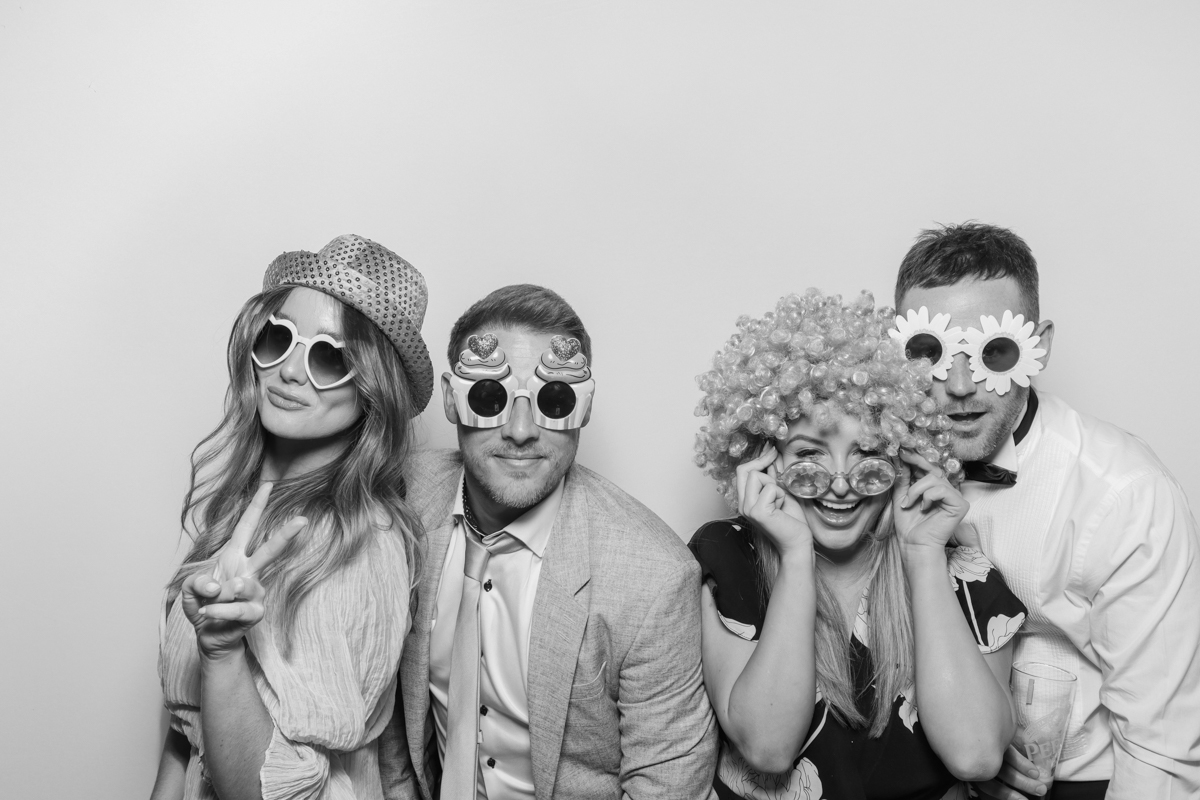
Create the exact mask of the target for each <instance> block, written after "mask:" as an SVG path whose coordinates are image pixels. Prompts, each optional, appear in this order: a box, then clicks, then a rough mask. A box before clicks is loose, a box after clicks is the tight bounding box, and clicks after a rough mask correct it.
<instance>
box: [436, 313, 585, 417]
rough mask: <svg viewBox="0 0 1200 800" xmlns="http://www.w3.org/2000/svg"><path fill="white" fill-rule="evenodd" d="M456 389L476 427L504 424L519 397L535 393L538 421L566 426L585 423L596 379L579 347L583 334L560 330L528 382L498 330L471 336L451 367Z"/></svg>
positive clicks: (460, 408)
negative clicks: (521, 382) (521, 384)
mask: <svg viewBox="0 0 1200 800" xmlns="http://www.w3.org/2000/svg"><path fill="white" fill-rule="evenodd" d="M444 377H445V378H446V379H447V380H448V381H449V383H450V388H451V390H452V391H453V392H454V407H455V410H456V411H457V412H458V420H459V422H461V423H462V424H464V425H467V426H468V427H471V428H499V427H500V426H501V425H504V424H505V423H506V422H508V419H509V417H510V416H511V415H512V409H513V406H514V405H515V403H516V401H517V398H518V397H525V398H528V399H529V405H530V409H531V410H532V412H533V422H534V424H535V425H537V426H538V427H540V428H546V429H547V430H552V431H565V430H572V429H574V428H581V427H583V424H584V420H586V419H587V413H588V409H589V408H591V405H592V395H593V394H594V393H595V391H596V382H595V381H594V380H592V371H591V369H590V368H589V367H588V365H587V356H585V355H584V354H583V353H581V352H579V340H578V339H573V338H572V339H569V338H567V337H565V336H554V337H552V338H551V339H550V347H549V348H547V349H546V351H545V352H544V353H542V356H541V359H539V361H538V365H537V367H536V368H535V369H534V373H533V375H530V376H529V380H528V381H526V388H524V389H519V388H517V378H516V376H515V375H513V374H512V367H511V366H509V364H508V358H507V356H505V354H504V350H503V349H501V348H500V341H499V340H498V339H497V338H496V335H495V334H494V333H485V334H483V335H482V336H471V337H470V338H469V339H467V349H466V350H463V351H462V353H461V354H460V355H459V357H458V363H456V364H455V365H454V373H453V374H451V373H446V374H445V375H444Z"/></svg>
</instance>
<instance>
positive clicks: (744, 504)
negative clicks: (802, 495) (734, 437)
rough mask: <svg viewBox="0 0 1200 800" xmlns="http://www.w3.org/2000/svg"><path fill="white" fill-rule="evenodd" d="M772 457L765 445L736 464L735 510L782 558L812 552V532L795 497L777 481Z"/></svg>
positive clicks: (773, 452)
mask: <svg viewBox="0 0 1200 800" xmlns="http://www.w3.org/2000/svg"><path fill="white" fill-rule="evenodd" d="M775 459H776V451H775V448H774V447H772V446H771V445H767V446H766V447H765V448H764V449H763V452H762V453H760V454H759V456H758V457H757V458H753V459H751V460H749V461H744V462H742V463H741V464H739V465H738V467H737V489H738V513H739V514H741V515H742V516H743V517H745V518H746V519H748V520H750V522H751V523H752V524H754V525H755V527H757V528H759V529H760V530H761V531H762V532H763V533H765V534H766V535H767V538H769V539H770V540H771V543H772V544H774V545H775V549H776V550H778V551H779V555H780V556H781V557H783V556H785V555H787V554H788V553H792V552H800V553H807V554H810V555H811V553H812V531H811V530H810V529H809V527H808V521H807V520H805V518H804V511H803V510H802V509H801V508H800V504H799V503H798V502H797V501H796V498H794V497H792V496H791V495H790V494H788V493H787V492H786V491H784V490H783V488H782V487H781V486H780V485H779V484H778V482H777V481H776V474H775Z"/></svg>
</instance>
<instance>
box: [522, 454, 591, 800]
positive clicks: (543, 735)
mask: <svg viewBox="0 0 1200 800" xmlns="http://www.w3.org/2000/svg"><path fill="white" fill-rule="evenodd" d="M574 473H575V470H571V471H570V472H568V473H567V477H566V484H565V485H564V487H563V499H562V505H561V506H559V510H558V516H557V517H556V518H555V520H554V527H553V529H552V530H551V533H550V542H549V544H548V545H547V546H546V554H545V561H544V562H543V564H542V572H541V576H540V577H539V578H538V589H537V596H536V597H535V598H534V601H533V624H532V626H531V630H530V634H529V676H528V687H529V690H528V696H529V744H530V756H531V758H532V761H533V783H534V787H535V791H536V796H537V800H550V797H551V795H552V794H553V791H554V779H555V776H556V775H557V774H558V760H559V755H560V753H561V752H562V740H563V729H564V727H565V725H566V721H567V705H568V703H569V701H570V699H571V684H572V683H573V681H574V677H575V663H576V660H577V658H578V656H579V647H580V643H581V642H582V641H583V633H584V630H585V629H586V627H587V620H588V603H587V593H586V592H582V590H583V588H584V587H585V586H586V585H587V583H588V580H589V579H590V577H591V573H590V561H589V556H588V508H587V496H586V494H585V492H584V491H583V489H582V487H580V486H579V485H578V481H576V480H572V477H573V475H574Z"/></svg>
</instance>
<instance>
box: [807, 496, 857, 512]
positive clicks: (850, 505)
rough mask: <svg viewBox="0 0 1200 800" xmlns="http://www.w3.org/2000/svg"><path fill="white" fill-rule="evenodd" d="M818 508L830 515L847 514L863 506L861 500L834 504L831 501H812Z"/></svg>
mask: <svg viewBox="0 0 1200 800" xmlns="http://www.w3.org/2000/svg"><path fill="white" fill-rule="evenodd" d="M813 502H814V503H816V504H817V505H818V506H820V507H821V508H822V509H824V510H825V511H828V512H830V513H831V514H847V515H848V514H849V513H850V512H852V511H854V510H855V509H856V508H858V507H859V506H861V505H862V504H863V501H862V500H854V501H853V502H849V501H842V502H834V501H832V500H813Z"/></svg>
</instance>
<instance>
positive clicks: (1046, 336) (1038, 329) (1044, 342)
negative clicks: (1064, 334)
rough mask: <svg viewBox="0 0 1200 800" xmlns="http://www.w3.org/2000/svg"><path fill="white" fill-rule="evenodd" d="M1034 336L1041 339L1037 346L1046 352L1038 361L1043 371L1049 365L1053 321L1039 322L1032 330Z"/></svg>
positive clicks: (1052, 339) (1052, 342)
mask: <svg viewBox="0 0 1200 800" xmlns="http://www.w3.org/2000/svg"><path fill="white" fill-rule="evenodd" d="M1033 333H1034V335H1035V336H1040V337H1042V338H1041V340H1040V341H1038V343H1037V346H1038V347H1040V348H1041V349H1042V350H1045V351H1046V355H1044V356H1042V357H1041V358H1039V359H1038V361H1039V362H1041V365H1042V369H1045V368H1046V367H1047V366H1048V365H1049V364H1050V348H1051V346H1052V345H1053V344H1054V320H1049V319H1044V320H1042V321H1041V322H1039V323H1038V324H1037V325H1036V326H1035V327H1034V329H1033Z"/></svg>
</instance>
